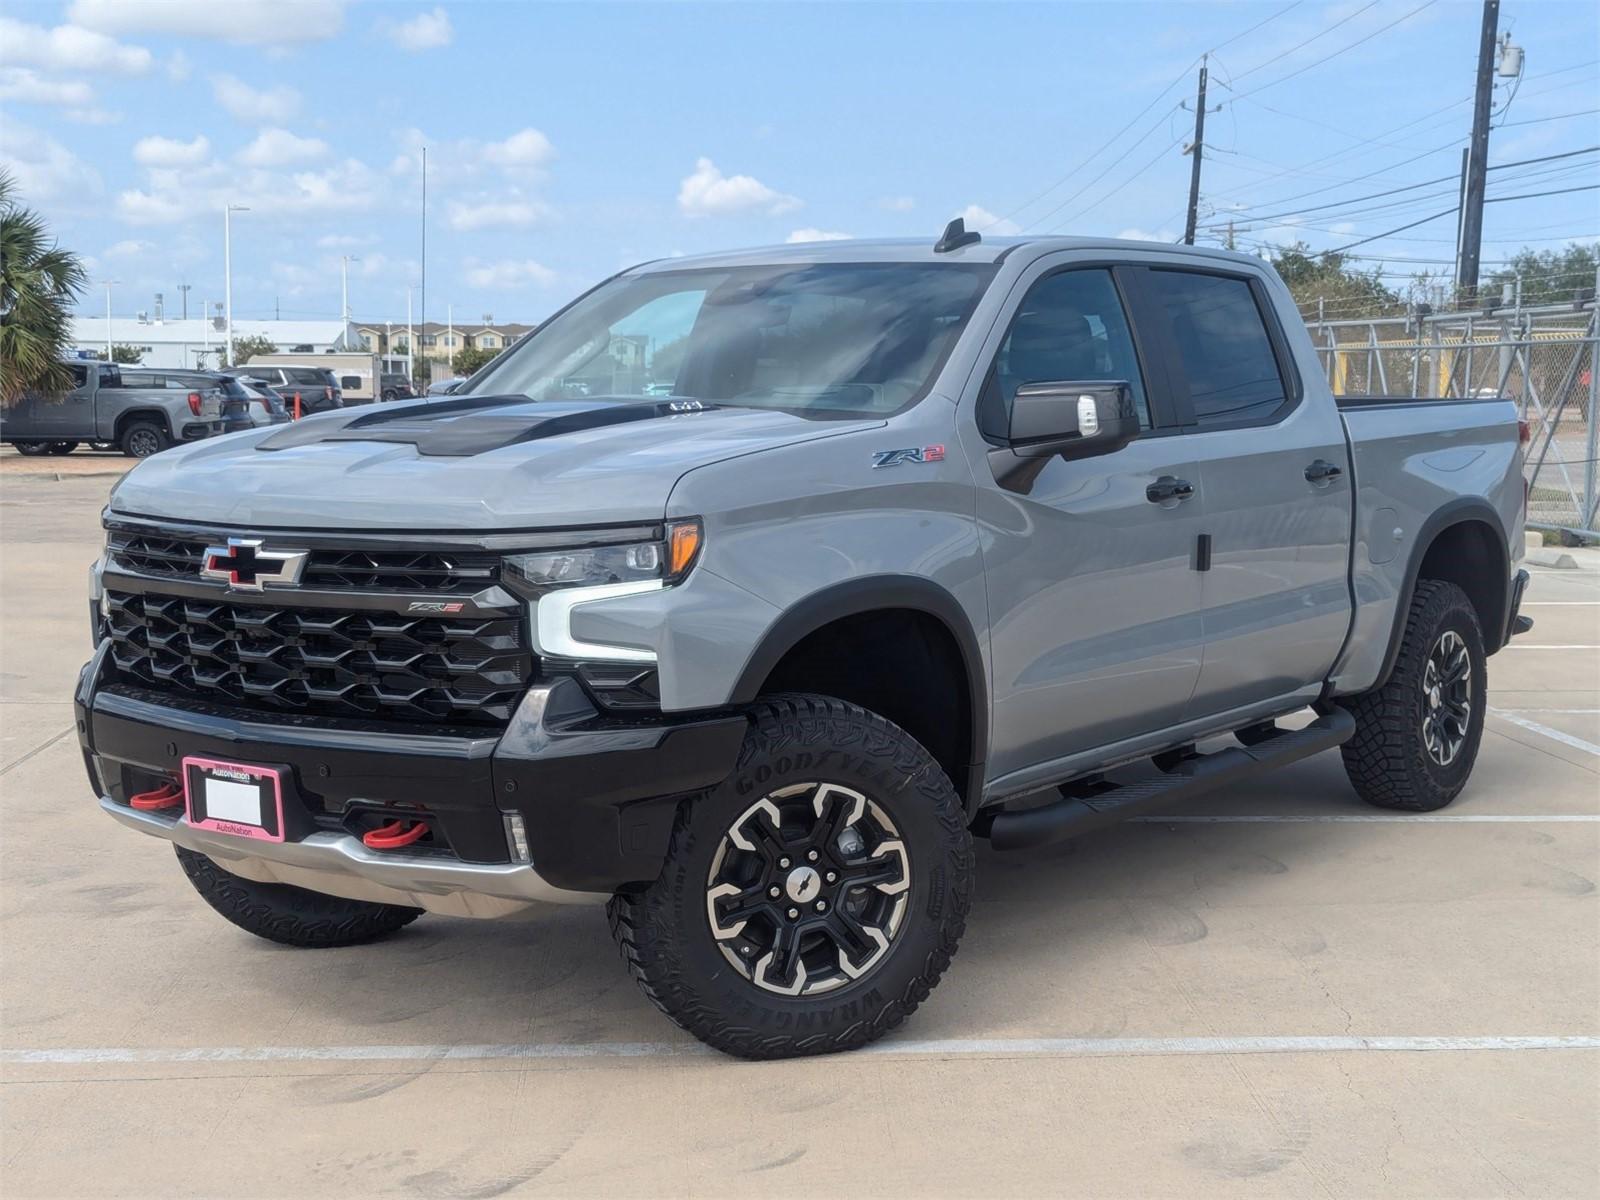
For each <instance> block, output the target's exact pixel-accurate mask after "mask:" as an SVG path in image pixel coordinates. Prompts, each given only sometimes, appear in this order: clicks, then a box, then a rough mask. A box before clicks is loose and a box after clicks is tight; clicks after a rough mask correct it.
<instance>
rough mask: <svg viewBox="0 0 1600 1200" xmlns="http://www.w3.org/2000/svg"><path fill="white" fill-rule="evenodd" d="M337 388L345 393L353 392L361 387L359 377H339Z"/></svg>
mask: <svg viewBox="0 0 1600 1200" xmlns="http://www.w3.org/2000/svg"><path fill="white" fill-rule="evenodd" d="M339 386H340V387H341V388H344V389H345V390H347V391H355V390H356V389H358V388H359V387H360V386H361V376H359V375H341V376H339Z"/></svg>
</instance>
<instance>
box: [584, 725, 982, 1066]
mask: <svg viewBox="0 0 1600 1200" xmlns="http://www.w3.org/2000/svg"><path fill="white" fill-rule="evenodd" d="M972 880H973V850H972V837H971V835H970V834H969V833H968V832H967V825H966V816H965V813H964V811H963V809H962V805H961V798H960V797H959V796H958V795H957V794H956V791H955V788H954V787H953V786H952V785H951V783H950V780H949V778H948V777H947V776H946V775H945V773H944V771H943V770H941V769H940V767H939V765H938V763H936V762H935V761H934V760H933V758H932V757H931V756H930V755H929V754H928V752H927V751H926V750H924V749H923V748H922V746H921V745H920V744H918V743H917V742H916V740H915V739H913V738H912V737H911V736H910V735H909V734H907V733H905V732H904V731H903V730H901V729H899V728H897V727H896V726H894V725H892V724H891V723H890V722H888V721H886V720H884V719H883V718H882V717H879V716H877V715H876V714H874V713H870V712H867V711H866V710H864V709H861V708H857V707H856V706H855V705H852V704H846V703H844V702H842V701H839V700H833V699H830V698H827V697H822V696H804V695H797V696H781V697H776V698H774V699H772V700H768V701H764V702H762V703H761V704H760V705H758V706H757V708H756V709H755V711H754V713H753V720H752V724H751V728H750V732H749V733H748V734H747V735H746V737H745V741H744V745H743V747H742V748H741V750H740V753H739V761H738V765H737V766H736V767H735V769H734V772H733V774H732V775H730V776H729V777H728V779H726V780H725V781H723V782H722V783H721V784H719V785H717V787H715V788H713V789H712V790H711V791H709V792H707V793H705V794H704V795H701V796H698V797H696V798H694V799H693V800H690V801H687V802H685V803H684V805H683V807H682V809H681V810H680V811H679V814H678V820H677V823H676V825H675V827H674V829H673V833H672V842H671V847H670V849H669V850H668V853H667V861H666V865H665V866H664V868H663V869H662V872H661V876H660V878H658V879H657V880H656V882H655V883H653V884H651V885H650V886H649V887H648V888H646V889H644V890H643V891H641V892H638V893H634V894H620V895H618V896H616V897H614V898H613V899H612V901H611V906H610V909H609V915H610V919H611V927H612V932H613V933H614V934H615V935H616V937H617V941H618V944H619V945H620V947H621V949H622V954H623V959H624V961H625V962H626V963H627V966H628V969H629V971H630V972H631V973H632V974H633V976H634V978H635V979H636V980H637V981H638V983H639V986H640V987H641V988H642V989H643V990H644V993H645V995H646V996H647V997H649V998H650V1000H651V1001H653V1002H654V1003H655V1005H656V1006H657V1007H658V1008H660V1009H661V1010H662V1011H663V1012H665V1013H666V1014H667V1015H668V1016H669V1017H671V1018H672V1019H673V1020H674V1021H675V1022H677V1023H678V1024H679V1025H680V1026H682V1027H683V1028H684V1029H686V1030H688V1031H689V1032H690V1033H692V1034H694V1036H695V1037H697V1038H699V1039H700V1040H701V1041H703V1042H705V1043H707V1044H708V1045H710V1046H713V1047H715V1048H716V1049H718V1050H722V1051H725V1052H727V1053H729V1054H733V1055H737V1056H739V1057H741V1058H753V1059H767V1058H791V1057H795V1056H798V1055H804V1054H824V1053H829V1052H831V1051H837V1050H853V1049H855V1048H857V1047H859V1046H864V1045H866V1044H867V1043H868V1042H871V1041H874V1040H875V1039H877V1038H879V1037H881V1036H883V1034H885V1033H887V1032H888V1031H889V1030H891V1029H893V1028H894V1027H895V1026H897V1025H899V1024H900V1022H902V1021H903V1020H905V1018H906V1017H907V1016H909V1015H910V1014H911V1013H912V1012H913V1011H914V1010H915V1009H916V1007H917V1005H918V1004H920V1003H921V1002H922V1001H923V1000H925V999H927V997H928V993H929V992H930V991H932V989H933V987H934V986H935V985H936V984H937V983H938V982H939V978H940V976H941V975H943V973H944V971H945V968H947V967H948V966H949V965H950V959H951V956H953V955H954V954H955V952H956V946H957V943H958V942H959V941H960V938H961V934H962V932H963V930H964V929H965V927H966V917H967V911H968V909H969V907H970V906H971V902H972Z"/></svg>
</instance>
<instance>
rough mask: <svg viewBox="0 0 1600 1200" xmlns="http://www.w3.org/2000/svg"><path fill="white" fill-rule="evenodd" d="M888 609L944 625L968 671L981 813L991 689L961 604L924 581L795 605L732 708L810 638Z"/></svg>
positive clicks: (974, 800)
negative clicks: (835, 625) (835, 624)
mask: <svg viewBox="0 0 1600 1200" xmlns="http://www.w3.org/2000/svg"><path fill="white" fill-rule="evenodd" d="M887 608H905V609H912V610H913V611H916V612H921V613H926V614H927V615H928V616H930V617H933V618H934V619H935V620H936V621H938V622H939V624H940V625H942V626H943V627H944V628H945V630H946V631H947V632H948V633H949V634H950V636H951V638H952V639H953V640H954V641H955V644H956V648H957V649H958V651H959V652H960V655H961V662H962V666H963V667H964V668H965V673H966V683H967V695H968V697H969V698H970V710H971V711H970V713H969V717H968V719H969V721H970V722H971V731H972V741H971V754H970V758H971V759H972V761H971V762H970V763H968V764H967V786H966V788H965V789H964V790H965V792H966V799H967V808H968V811H969V812H970V811H972V810H974V809H975V808H976V806H977V804H978V803H979V802H980V800H981V798H982V795H983V766H984V762H985V760H986V759H987V758H988V751H989V685H988V676H987V672H986V670H985V668H984V663H983V654H982V651H981V650H980V649H979V645H978V635H977V632H976V631H975V630H974V629H973V627H972V621H971V620H970V619H969V618H968V616H967V614H966V610H965V609H963V608H962V607H961V605H960V603H959V602H958V601H957V600H956V598H955V597H954V596H953V595H951V594H950V593H949V592H948V591H946V590H945V589H944V588H942V587H940V586H939V585H938V584H936V583H934V582H933V581H932V580H930V579H927V578H924V577H922V576H919V575H869V576H865V577H863V578H860V579H848V580H845V581H844V582H842V583H836V584H832V585H830V586H828V587H825V588H822V589H820V590H819V591H815V592H812V593H811V594H810V595H808V596H806V597H805V598H804V599H802V600H800V601H798V602H797V603H795V604H793V605H791V606H790V607H789V608H788V609H786V610H785V611H784V612H783V614H782V615H781V616H779V617H778V619H777V620H776V621H774V622H773V623H772V625H771V626H770V627H768V629H767V631H766V633H765V634H763V635H762V638H761V640H760V641H759V642H758V643H757V644H756V646H755V649H753V650H752V651H751V652H750V656H749V657H748V658H747V659H745V664H744V667H743V669H742V670H741V671H740V672H739V678H738V682H737V683H736V684H735V685H734V690H733V696H732V702H733V703H735V704H749V703H750V702H751V701H753V700H754V699H755V698H756V697H757V696H758V695H759V694H760V691H761V685H762V684H763V683H765V682H766V680H767V677H768V676H770V675H771V674H772V671H773V668H774V667H776V666H777V665H778V663H779V662H780V661H781V660H782V659H783V656H784V655H785V654H787V653H789V651H790V650H793V649H794V648H795V647H796V646H798V645H799V644H800V643H801V642H802V641H803V640H804V639H805V638H807V637H809V636H810V635H811V634H813V633H815V632H816V631H817V630H819V629H821V628H823V627H824V626H825V625H830V624H832V623H833V622H834V621H838V620H841V619H843V618H845V617H854V616H859V615H861V614H864V613H869V612H876V611H878V610H881V609H887Z"/></svg>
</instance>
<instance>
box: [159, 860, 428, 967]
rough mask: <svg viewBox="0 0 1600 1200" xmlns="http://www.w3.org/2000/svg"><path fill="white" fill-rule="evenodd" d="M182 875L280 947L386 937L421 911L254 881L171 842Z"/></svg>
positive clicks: (332, 945) (324, 947)
mask: <svg viewBox="0 0 1600 1200" xmlns="http://www.w3.org/2000/svg"><path fill="white" fill-rule="evenodd" d="M174 849H175V850H177V852H178V862H179V863H181V864H182V866H183V873H184V874H185V875H187V876H188V877H189V882H190V883H192V884H194V890H195V891H197V892H199V893H200V895H201V897H202V898H203V899H204V900H205V902H206V903H207V904H209V905H211V907H212V908H214V909H216V910H217V911H218V912H219V913H221V914H222V915H223V916H224V917H226V918H227V919H228V920H230V921H232V922H233V923H234V924H235V925H237V926H238V927H239V928H240V929H243V930H244V931H245V932H246V933H253V934H255V935H256V936H257V937H261V938H266V939H267V941H269V942H277V943H278V944H279V945H282V946H297V947H300V948H302V949H308V950H327V949H334V948H337V947H339V946H359V945H361V944H362V943H363V942H373V941H377V940H378V939H379V938H384V937H388V936H389V935H390V934H391V933H394V932H395V931H396V930H398V929H402V928H404V927H405V926H407V925H409V924H411V922H413V921H415V920H416V919H417V918H418V917H420V916H421V915H422V910H421V909H420V908H402V907H400V906H398V905H394V904H371V903H368V902H367V901H364V900H345V899H342V898H340V897H338V896H324V895H322V894H321V893H320V892H308V891H306V890H305V889H304V888H297V887H289V886H288V885H287V884H282V883H257V882H256V881H255V880H253V879H242V878H240V877H239V876H238V875H234V874H233V873H231V872H229V871H225V870H223V869H222V868H221V867H219V866H217V864H216V863H214V862H212V861H211V860H210V859H209V858H207V857H206V856H205V855H204V854H197V853H196V852H195V851H193V850H185V849H184V848H183V847H182V846H175V847H174Z"/></svg>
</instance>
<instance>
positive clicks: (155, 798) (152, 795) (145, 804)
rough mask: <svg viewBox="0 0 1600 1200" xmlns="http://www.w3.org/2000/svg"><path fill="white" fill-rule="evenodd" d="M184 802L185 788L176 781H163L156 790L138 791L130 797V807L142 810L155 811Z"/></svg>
mask: <svg viewBox="0 0 1600 1200" xmlns="http://www.w3.org/2000/svg"><path fill="white" fill-rule="evenodd" d="M182 803H183V789H182V788H181V787H179V786H178V785H177V784H175V783H163V784H162V785H161V786H160V787H158V788H156V789H155V790H154V791H149V792H136V793H134V794H133V795H132V796H129V797H128V807H129V808H137V809H139V810H140V811H141V812H153V811H155V810H156V809H161V808H175V807H176V806H177V805H179V804H182Z"/></svg>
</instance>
